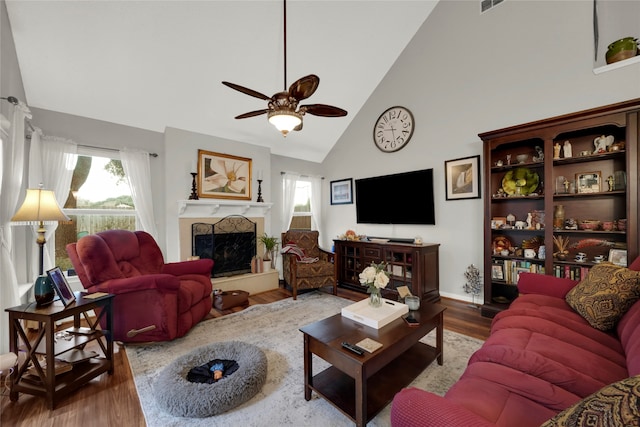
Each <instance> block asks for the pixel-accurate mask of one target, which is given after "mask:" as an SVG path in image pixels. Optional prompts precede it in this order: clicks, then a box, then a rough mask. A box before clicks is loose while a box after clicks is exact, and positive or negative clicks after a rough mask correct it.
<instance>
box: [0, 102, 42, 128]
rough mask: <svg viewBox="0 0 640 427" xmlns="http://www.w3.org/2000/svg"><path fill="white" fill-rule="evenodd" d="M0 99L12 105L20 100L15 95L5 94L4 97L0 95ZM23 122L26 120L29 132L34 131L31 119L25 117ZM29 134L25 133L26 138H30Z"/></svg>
mask: <svg viewBox="0 0 640 427" xmlns="http://www.w3.org/2000/svg"><path fill="white" fill-rule="evenodd" d="M0 99H4V100H5V101H7V102H8V103H9V104H13V105H18V102H20V101H19V100H18V98H16V97H15V96H11V95H9V96H7V97H6V98H4V97H2V98H0ZM25 122H27V125H28V126H29V129H31V132H35V131H36V128H34V127H33V125H32V124H31V121H30V120H29V119H25ZM30 137H31V135H27V136H26V138H27V139H28V138H30Z"/></svg>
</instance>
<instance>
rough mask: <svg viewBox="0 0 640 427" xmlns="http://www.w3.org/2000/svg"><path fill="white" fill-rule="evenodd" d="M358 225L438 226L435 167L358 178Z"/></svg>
mask: <svg viewBox="0 0 640 427" xmlns="http://www.w3.org/2000/svg"><path fill="white" fill-rule="evenodd" d="M355 190H356V217H357V222H358V224H428V225H435V223H436V218H435V208H434V196H433V169H423V170H418V171H412V172H403V173H397V174H393V175H384V176H376V177H371V178H362V179H356V188H355Z"/></svg>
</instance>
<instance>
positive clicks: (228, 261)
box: [191, 215, 256, 277]
mask: <svg viewBox="0 0 640 427" xmlns="http://www.w3.org/2000/svg"><path fill="white" fill-rule="evenodd" d="M191 234H192V241H191V244H192V250H191V253H192V254H193V255H197V256H199V257H200V258H210V259H212V260H213V261H214V265H213V271H212V273H211V275H212V276H213V277H222V276H233V275H236V274H244V273H250V272H251V259H252V258H253V257H254V256H255V255H256V224H255V222H253V221H250V220H249V219H247V218H245V217H243V216H240V215H231V216H228V217H225V218H223V219H222V220H220V221H219V222H217V223H215V224H206V223H201V222H199V223H195V224H193V225H192V226H191Z"/></svg>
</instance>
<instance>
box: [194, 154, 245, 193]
mask: <svg viewBox="0 0 640 427" xmlns="http://www.w3.org/2000/svg"><path fill="white" fill-rule="evenodd" d="M210 168H211V170H212V171H213V172H214V173H213V175H209V176H207V177H206V178H205V179H204V181H205V182H206V183H209V184H211V188H207V189H205V190H207V191H221V192H227V191H225V190H226V189H228V191H230V192H233V193H244V190H245V187H246V185H247V178H246V177H247V176H248V171H247V170H246V169H247V168H246V165H244V164H242V163H240V162H233V161H230V160H229V161H223V160H218V159H215V160H214V159H212V161H211V164H210Z"/></svg>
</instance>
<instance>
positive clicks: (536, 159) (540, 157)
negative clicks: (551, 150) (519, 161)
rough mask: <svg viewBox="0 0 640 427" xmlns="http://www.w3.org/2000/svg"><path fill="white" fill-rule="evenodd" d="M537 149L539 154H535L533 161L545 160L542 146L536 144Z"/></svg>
mask: <svg viewBox="0 0 640 427" xmlns="http://www.w3.org/2000/svg"><path fill="white" fill-rule="evenodd" d="M535 150H536V154H537V156H533V161H534V162H544V151H542V147H540V146H539V145H536V148H535Z"/></svg>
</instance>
